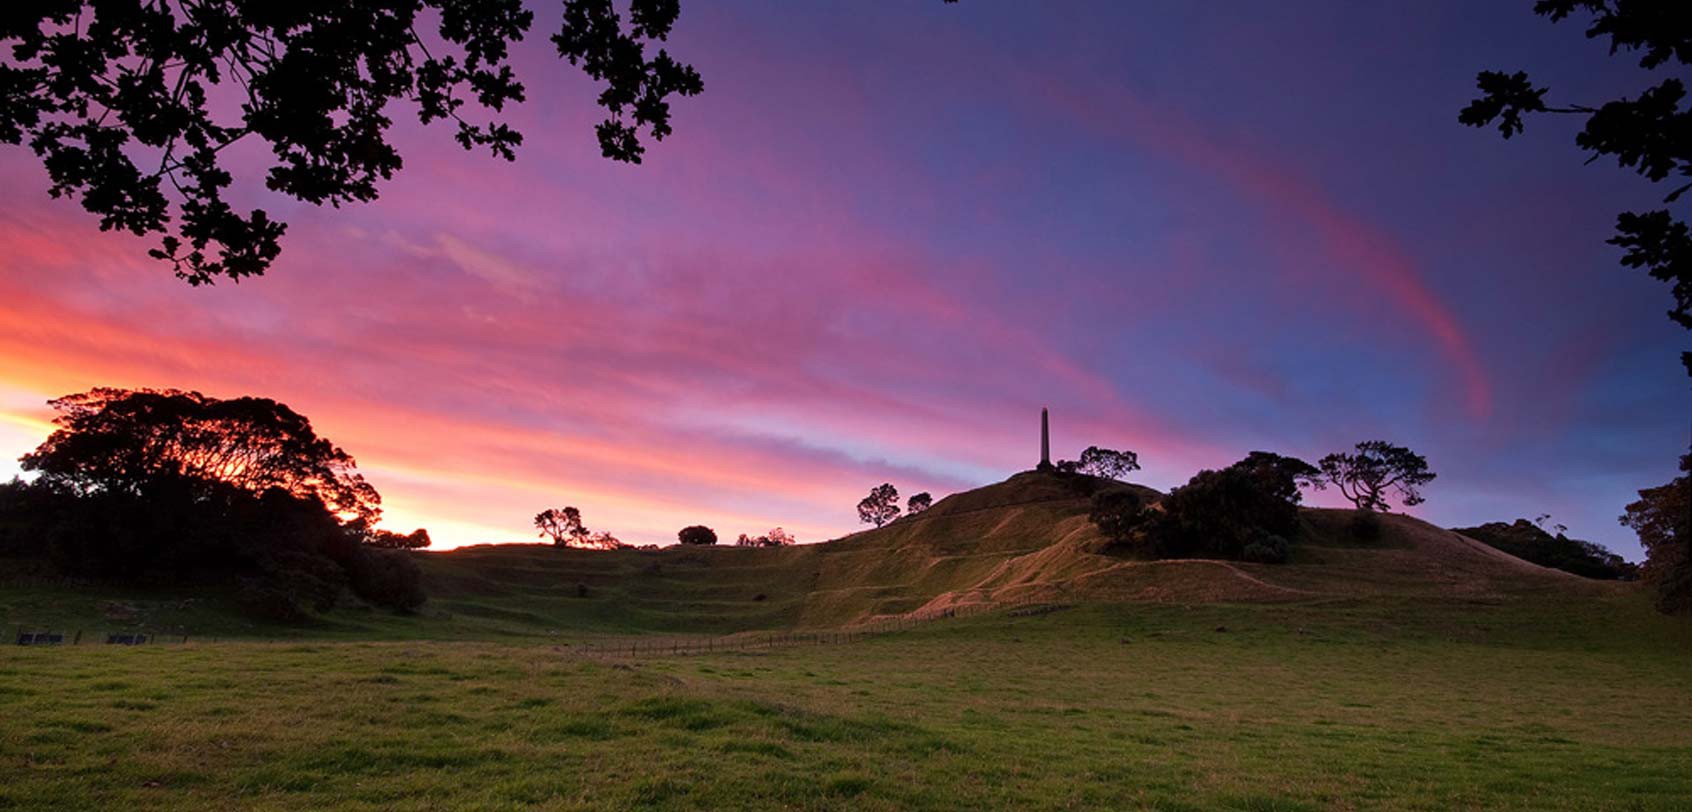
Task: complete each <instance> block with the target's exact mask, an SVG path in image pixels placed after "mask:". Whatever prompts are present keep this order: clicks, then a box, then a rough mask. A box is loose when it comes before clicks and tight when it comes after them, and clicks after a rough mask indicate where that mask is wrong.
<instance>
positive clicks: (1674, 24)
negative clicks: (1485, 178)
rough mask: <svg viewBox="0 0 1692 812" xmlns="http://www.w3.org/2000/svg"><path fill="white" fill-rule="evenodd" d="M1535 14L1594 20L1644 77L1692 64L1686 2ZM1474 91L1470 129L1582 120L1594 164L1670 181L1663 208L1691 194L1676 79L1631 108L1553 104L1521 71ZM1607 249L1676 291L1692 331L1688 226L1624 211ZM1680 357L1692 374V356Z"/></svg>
mask: <svg viewBox="0 0 1692 812" xmlns="http://www.w3.org/2000/svg"><path fill="white" fill-rule="evenodd" d="M1533 9H1534V12H1535V13H1536V14H1539V15H1541V16H1544V17H1548V18H1550V19H1551V21H1552V22H1559V21H1561V20H1563V19H1565V18H1568V17H1570V16H1571V15H1577V14H1579V15H1583V16H1584V17H1585V18H1587V19H1588V20H1589V21H1590V24H1589V25H1588V26H1587V29H1586V36H1587V37H1588V38H1589V39H1599V38H1607V39H1608V40H1609V44H1610V53H1611V54H1615V53H1618V52H1621V51H1626V52H1628V53H1630V54H1633V53H1637V54H1639V65H1640V67H1642V68H1645V69H1647V70H1653V71H1660V70H1670V71H1672V70H1673V69H1674V67H1675V65H1676V64H1678V65H1679V66H1680V69H1681V70H1682V71H1684V69H1685V67H1686V66H1687V65H1692V10H1689V7H1688V6H1687V4H1685V3H1677V2H1650V1H1649V0H1539V2H1537V3H1535V4H1534V7H1533ZM1476 84H1477V85H1478V87H1479V89H1480V91H1481V97H1480V98H1478V99H1475V100H1474V101H1472V102H1470V103H1469V105H1468V106H1467V107H1465V108H1463V110H1462V112H1461V113H1459V114H1458V120H1459V121H1461V122H1462V123H1464V124H1467V125H1470V126H1473V127H1485V126H1489V125H1491V124H1493V122H1497V125H1498V131H1499V132H1500V133H1501V134H1503V136H1504V137H1505V138H1509V137H1511V136H1513V135H1516V134H1518V133H1520V132H1522V129H1523V126H1524V122H1523V118H1524V117H1525V116H1527V115H1530V114H1542V113H1560V114H1566V115H1575V116H1581V117H1584V119H1585V127H1584V128H1583V129H1582V130H1581V131H1580V133H1579V134H1578V135H1576V136H1575V145H1576V146H1578V147H1579V148H1580V149H1581V150H1583V151H1585V152H1587V153H1590V154H1591V158H1590V159H1589V162H1590V161H1594V160H1597V159H1599V158H1602V157H1613V158H1614V159H1615V160H1616V163H1617V164H1619V165H1620V166H1622V167H1625V168H1628V169H1631V170H1633V171H1635V172H1637V173H1638V174H1639V175H1641V176H1643V177H1645V178H1647V179H1649V180H1650V181H1652V182H1653V183H1661V182H1662V181H1665V180H1670V179H1671V178H1672V179H1673V180H1672V181H1671V183H1673V184H1674V188H1673V189H1671V190H1670V191H1669V192H1668V194H1667V195H1666V196H1665V197H1664V199H1663V203H1664V204H1665V205H1669V204H1674V203H1676V202H1677V201H1679V200H1680V199H1681V196H1682V195H1683V194H1684V193H1685V192H1686V191H1687V190H1688V189H1692V108H1688V107H1686V106H1683V102H1684V101H1685V99H1686V86H1685V84H1684V82H1683V81H1682V79H1681V78H1680V77H1677V76H1667V77H1664V78H1663V79H1662V80H1661V81H1660V82H1658V83H1657V84H1655V85H1653V86H1651V87H1648V88H1645V89H1643V90H1641V91H1640V92H1639V93H1638V95H1637V96H1635V97H1633V98H1631V99H1630V98H1626V97H1623V98H1620V99H1614V100H1611V101H1608V102H1605V103H1603V104H1602V105H1598V106H1592V105H1591V104H1574V103H1568V102H1563V103H1561V104H1556V105H1554V104H1551V103H1548V102H1547V101H1546V100H1545V96H1546V94H1547V93H1548V92H1550V88H1548V87H1536V86H1535V85H1534V83H1533V82H1532V80H1530V79H1529V78H1528V75H1527V73H1525V72H1522V71H1517V72H1515V73H1505V72H1502V71H1483V72H1481V73H1480V75H1479V76H1478V77H1477V80H1476ZM1609 242H1610V244H1611V245H1615V246H1617V247H1619V248H1621V249H1622V251H1623V253H1622V264H1623V265H1626V266H1628V267H1630V268H1643V269H1645V270H1646V271H1647V272H1649V273H1650V274H1651V276H1652V277H1654V278H1656V279H1659V280H1662V281H1664V282H1668V283H1670V284H1671V285H1672V290H1671V292H1672V294H1673V296H1674V307H1673V309H1671V310H1670V311H1669V318H1671V319H1673V320H1674V321H1675V322H1676V323H1677V324H1679V325H1680V326H1682V327H1685V328H1687V329H1689V330H1692V234H1689V232H1688V229H1687V225H1686V222H1685V221H1684V220H1682V219H1680V218H1679V217H1677V216H1676V215H1675V214H1674V213H1673V212H1671V210H1669V209H1667V208H1663V209H1658V210H1655V211H1647V212H1623V213H1621V214H1620V215H1618V216H1617V218H1616V235H1615V236H1614V237H1612V238H1610V240H1609ZM1680 357H1681V361H1682V362H1683V363H1684V364H1685V365H1686V371H1687V373H1688V374H1692V352H1684V353H1682V354H1681V356H1680Z"/></svg>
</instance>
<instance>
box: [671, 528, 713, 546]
mask: <svg viewBox="0 0 1692 812" xmlns="http://www.w3.org/2000/svg"><path fill="white" fill-rule="evenodd" d="M676 540H677V541H679V542H681V543H683V544H695V545H699V546H705V545H709V544H716V543H717V531H715V530H712V529H711V528H709V527H706V526H705V525H702V524H696V525H691V526H688V527H684V528H682V529H681V530H679V531H677V533H676Z"/></svg>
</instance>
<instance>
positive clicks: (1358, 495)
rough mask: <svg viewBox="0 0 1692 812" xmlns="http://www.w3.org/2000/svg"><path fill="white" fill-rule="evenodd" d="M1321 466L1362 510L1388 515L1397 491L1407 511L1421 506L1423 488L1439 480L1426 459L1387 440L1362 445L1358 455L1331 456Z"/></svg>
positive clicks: (1328, 476)
mask: <svg viewBox="0 0 1692 812" xmlns="http://www.w3.org/2000/svg"><path fill="white" fill-rule="evenodd" d="M1318 464H1319V465H1320V466H1321V467H1322V474H1323V476H1325V477H1327V479H1328V481H1329V482H1332V483H1334V486H1335V487H1337V488H1339V491H1340V493H1341V494H1343V495H1344V496H1345V498H1347V499H1349V500H1351V503H1352V504H1354V505H1356V506H1357V509H1358V510H1371V511H1373V510H1378V511H1381V512H1386V511H1387V510H1388V505H1387V500H1386V496H1387V493H1388V492H1389V491H1397V492H1398V496H1399V501H1400V502H1402V503H1404V506H1405V507H1412V506H1415V505H1419V504H1421V503H1422V502H1423V501H1425V500H1424V499H1423V498H1422V492H1421V487H1422V486H1423V485H1426V484H1428V483H1429V482H1432V481H1433V480H1434V477H1435V476H1436V474H1434V472H1432V471H1430V470H1428V461H1427V458H1426V457H1423V456H1422V455H1420V454H1417V453H1415V452H1413V451H1411V450H1410V449H1408V448H1405V447H1404V446H1398V445H1393V444H1391V443H1388V442H1386V441H1384V440H1368V441H1365V442H1361V443H1358V444H1357V453H1355V454H1344V453H1337V454H1329V455H1328V456H1326V457H1323V458H1322V460H1321V462H1320V463H1318Z"/></svg>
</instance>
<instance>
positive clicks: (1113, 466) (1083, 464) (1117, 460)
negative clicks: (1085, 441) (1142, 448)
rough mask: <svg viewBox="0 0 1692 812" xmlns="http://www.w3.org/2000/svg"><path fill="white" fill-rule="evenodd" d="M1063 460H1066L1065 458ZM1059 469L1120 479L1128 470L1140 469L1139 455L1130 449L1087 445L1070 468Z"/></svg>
mask: <svg viewBox="0 0 1692 812" xmlns="http://www.w3.org/2000/svg"><path fill="white" fill-rule="evenodd" d="M1065 462H1068V461H1067V460H1065ZM1060 470H1065V471H1066V472H1067V471H1079V472H1080V473H1083V474H1090V475H1092V476H1097V477H1104V478H1105V479H1121V478H1122V477H1124V476H1127V475H1128V473H1129V472H1130V471H1138V470H1140V455H1138V454H1135V453H1134V452H1132V451H1116V450H1114V449H1109V448H1099V447H1098V446H1096V445H1095V446H1088V447H1087V450H1086V451H1083V452H1081V459H1079V460H1077V461H1076V464H1075V465H1074V466H1073V467H1072V468H1067V467H1066V468H1063V469H1060Z"/></svg>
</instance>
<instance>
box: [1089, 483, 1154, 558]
mask: <svg viewBox="0 0 1692 812" xmlns="http://www.w3.org/2000/svg"><path fill="white" fill-rule="evenodd" d="M1144 507H1145V506H1144V504H1143V503H1142V502H1141V500H1140V495H1139V494H1137V493H1135V492H1133V491H1130V490H1123V489H1112V490H1108V491H1101V492H1099V493H1096V494H1094V495H1093V509H1092V511H1091V512H1090V513H1089V514H1088V515H1087V518H1088V519H1091V520H1092V522H1093V524H1094V525H1096V526H1098V528H1099V532H1100V533H1102V534H1104V537H1105V538H1107V539H1110V542H1111V544H1112V545H1113V546H1122V545H1128V544H1130V543H1132V540H1133V535H1134V530H1135V529H1136V528H1138V527H1139V526H1140V524H1141V522H1142V521H1143V519H1144V514H1145V510H1144Z"/></svg>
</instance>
